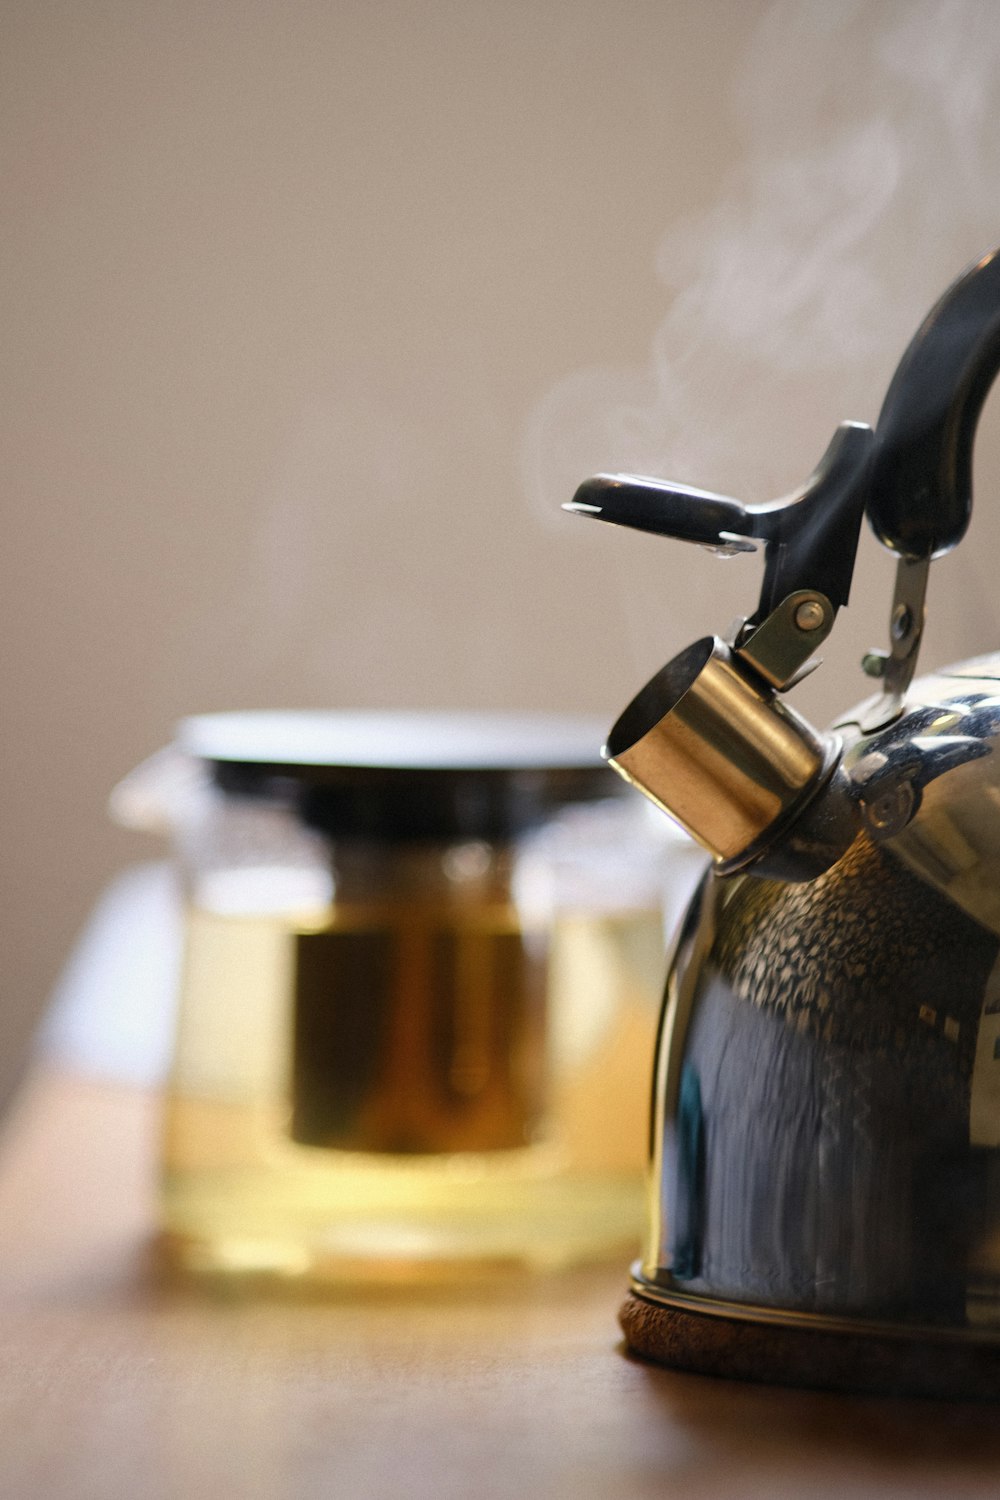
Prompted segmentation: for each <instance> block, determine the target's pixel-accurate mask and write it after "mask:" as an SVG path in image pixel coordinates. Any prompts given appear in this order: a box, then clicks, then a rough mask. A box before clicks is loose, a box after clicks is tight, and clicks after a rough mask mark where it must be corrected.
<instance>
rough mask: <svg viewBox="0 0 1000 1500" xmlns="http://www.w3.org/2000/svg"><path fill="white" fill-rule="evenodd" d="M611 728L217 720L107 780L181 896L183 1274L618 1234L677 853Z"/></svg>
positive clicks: (171, 1130) (174, 1199)
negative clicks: (602, 750)
mask: <svg viewBox="0 0 1000 1500" xmlns="http://www.w3.org/2000/svg"><path fill="white" fill-rule="evenodd" d="M599 743H600V736H599V733H598V732H597V730H596V728H595V726H594V725H593V724H592V723H589V722H587V721H581V720H570V719H565V718H560V717H557V716H542V715H535V716H513V715H474V714H451V715H449V714H433V715H430V714H414V713H405V714H404V713H399V714H389V713H381V714H380V713H370V714H359V713H322V712H315V713H305V712H303V713H291V712H285V713H257V714H255V713H234V714H217V715H206V716H201V717H197V718H192V719H188V720H186V721H184V722H182V724H181V725H180V726H179V730H178V734H177V739H176V742H175V744H174V745H173V746H171V747H170V748H169V749H167V750H166V751H163V752H160V753H159V754H158V755H157V756H154V757H153V758H152V759H151V760H150V761H148V762H146V763H145V764H144V765H143V766H140V767H139V768H138V770H137V771H135V772H133V773H132V775H131V776H129V777H128V778H127V779H126V780H125V781H124V782H123V783H122V784H121V785H120V786H119V787H118V788H117V789H116V791H115V793H114V796H113V801H112V810H113V813H114V815H115V817H116V818H117V819H118V820H119V821H120V822H122V823H125V824H126V825H128V826H131V827H136V828H141V829H144V830H146V831H153V832H160V833H163V834H165V835H167V836H168V837H169V838H170V839H171V841H172V843H173V845H174V847H175V850H176V852H177V856H178V862H179V865H180V869H181V874H182V878H183V884H184V891H185V904H186V916H185V954H184V962H183V977H182V982H181V997H180V1009H179V1017H178V1026H177V1038H176V1048H175V1053H174V1060H173V1067H172V1071H171V1076H170V1081H169V1084H168V1088H167V1093H166V1109H165V1129H164V1161H163V1193H162V1204H163V1222H164V1228H165V1231H166V1240H165V1243H166V1245H167V1247H168V1249H169V1251H170V1253H171V1255H172V1256H173V1257H174V1258H175V1259H176V1260H178V1261H179V1262H180V1263H181V1264H182V1265H183V1266H185V1267H187V1268H193V1269H196V1270H200V1271H207V1272H217V1273H234V1272H242V1273H253V1274H255V1275H270V1276H279V1277H285V1278H335V1279H350V1280H357V1279H359V1278H361V1279H371V1278H375V1279H378V1280H385V1279H386V1278H387V1277H388V1278H393V1277H403V1278H407V1279H409V1278H412V1277H414V1276H422V1275H425V1274H435V1275H436V1274H438V1273H440V1272H441V1271H442V1270H446V1269H448V1268H450V1267H454V1266H460V1267H462V1268H464V1269H465V1270H468V1269H469V1268H471V1267H472V1266H474V1265H480V1266H481V1265H484V1264H497V1263H506V1264H526V1265H530V1266H544V1267H548V1266H561V1265H565V1264H570V1263H573V1262H575V1261H578V1260H582V1259H588V1258H591V1257H593V1256H594V1255H599V1254H602V1253H605V1252H606V1251H609V1250H611V1249H612V1248H614V1247H615V1246H618V1247H621V1246H622V1245H623V1244H627V1243H628V1242H629V1241H630V1240H632V1241H633V1242H634V1240H635V1238H636V1237H637V1230H638V1223H639V1217H640V1212H641V1176H642V1169H643V1158H644V1145H645V1125H644V1120H643V1118H642V1117H643V1113H644V1110H643V1106H642V1103H641V1101H639V1100H637V1099H636V1096H635V1092H634V1087H633V1085H634V1075H635V1071H636V1069H645V1068H647V1067H648V1053H649V1050H650V1048H651V1045H652V1035H653V1027H654V1025H655V1018H656V1009H657V994H658V990H659V987H660V984H661V982H662V970H663V954H664V921H665V912H664V898H665V891H666V889H667V885H668V882H669V875H670V868H671V865H672V864H673V865H674V866H675V867H676V866H677V864H678V861H679V862H680V864H683V863H684V861H685V859H687V862H688V863H690V853H689V852H688V851H687V850H686V849H685V845H686V843H687V841H686V840H684V841H681V840H680V839H677V838H667V839H665V838H664V837H663V836H662V833H661V832H660V831H659V830H658V829H657V828H656V827H655V826H653V825H654V824H656V823H658V822H659V821H660V820H657V819H656V818H655V817H653V818H652V819H649V818H647V817H646V816H645V813H646V811H647V810H646V809H645V808H644V807H643V806H642V805H641V804H638V805H637V804H634V803H633V801H632V799H630V798H628V797H625V798H624V799H623V798H622V797H621V796H619V795H618V790H619V787H620V784H619V783H617V782H616V781H615V778H613V777H608V775H607V772H606V770H605V769H604V767H603V766H602V764H601V761H600V757H599V754H598V746H599ZM622 790H623V789H622ZM637 848H638V849H640V850H641V851H642V853H641V855H640V857H638V858H637V857H636V850H637ZM675 878H676V877H675Z"/></svg>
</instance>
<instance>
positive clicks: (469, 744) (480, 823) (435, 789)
mask: <svg viewBox="0 0 1000 1500" xmlns="http://www.w3.org/2000/svg"><path fill="white" fill-rule="evenodd" d="M602 738H603V733H602V727H601V725H600V723H599V721H596V720H591V719H587V718H581V717H569V716H564V715H557V714H514V713H466V712H461V713H458V712H440V713H435V712H416V711H414V712H400V711H394V712H379V711H371V712H369V711H348V710H345V711H340V712H331V711H324V710H296V711H293V710H287V711H273V712H244V713H219V714H202V715H197V716H195V717H192V718H187V719H184V720H182V721H181V723H180V725H179V726H178V733H177V742H178V745H179V747H180V748H181V749H182V750H184V751H186V752H187V753H188V754H190V755H193V756H196V757H197V758H198V759H200V760H202V761H203V762H205V763H206V765H207V766H208V768H209V774H210V775H211V778H212V781H213V783H214V784H215V785H216V786H217V787H219V788H220V790H222V791H225V792H228V793H232V794H235V795H242V796H247V797H259V798H262V799H272V798H273V799H276V800H282V801H286V802H287V801H291V802H293V803H295V804H296V805H297V807H298V810H299V812H300V815H301V816H302V817H303V819H304V820H305V821H306V822H307V823H309V824H310V825H311V826H313V827H316V828H321V829H322V830H323V831H324V832H327V833H331V834H336V835H339V836H348V837H362V838H367V837H371V838H380V839H389V840H393V841H410V840H423V839H427V840H439V839H503V838H508V837H512V836H514V835H516V834H518V833H521V832H524V831H525V830H526V829H528V828H530V827H532V826H534V825H535V824H537V823H539V822H541V821H542V820H543V819H544V818H545V817H546V816H547V815H549V814H550V813H551V812H552V811H554V810H555V809H557V808H559V807H561V806H565V805H566V804H568V803H573V802H582V801H592V800H595V799H597V798H602V799H604V798H608V797H610V796H616V795H618V791H619V787H618V784H617V783H616V781H615V779H614V778H613V777H609V776H608V774H607V770H606V768H605V766H604V764H603V762H602V760H601V756H600V745H601V741H602Z"/></svg>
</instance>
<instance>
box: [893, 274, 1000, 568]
mask: <svg viewBox="0 0 1000 1500" xmlns="http://www.w3.org/2000/svg"><path fill="white" fill-rule="evenodd" d="M998 370H1000V251H997V250H994V251H992V252H991V253H990V254H989V255H986V256H984V257H983V259H982V260H980V261H977V262H976V264H975V265H973V266H970V267H969V269H968V270H967V271H965V272H964V273H963V274H962V275H961V276H960V277H959V278H958V280H957V281H956V282H954V283H953V284H952V286H950V287H949V289H948V290H947V291H946V292H945V294H944V296H943V297H942V298H941V299H940V301H939V302H938V303H937V304H936V305H935V306H934V307H933V308H932V309H931V311H930V313H929V314H928V315H927V317H926V319H925V320H924V322H923V323H922V324H921V326H920V328H918V330H917V332H916V334H915V335H914V337H913V339H912V340H911V342H910V344H909V347H908V348H907V350H906V353H905V354H904V355H903V358H902V359H901V360H900V362H899V365H898V367H897V369H896V373H895V375H894V376H893V378H892V383H891V384H890V386H889V389H888V391H887V393H886V397H885V401H884V402H883V404H882V410H881V413H880V414H879V419H878V424H877V426H876V428H875V454H874V462H873V471H872V475H871V490H870V493H869V498H868V504H867V514H868V519H869V521H870V523H871V526H872V529H873V531H874V532H875V535H876V536H877V537H878V539H879V541H880V542H882V543H883V545H884V546H886V547H889V548H891V549H892V551H893V552H897V553H899V554H900V555H901V556H902V557H904V558H907V559H909V560H911V561H918V560H924V559H930V558H933V557H940V556H941V554H942V553H944V552H948V551H950V550H951V548H952V547H954V546H956V545H957V544H958V543H959V542H960V541H961V540H962V537H963V536H964V535H965V530H966V527H967V526H968V524H969V517H970V515H971V513H972V445H973V440H974V438H975V435H976V426H977V424H978V421H979V414H980V412H981V411H982V408H983V403H984V401H985V400H986V397H987V395H988V393H989V390H990V387H991V386H992V384H993V381H994V379H995V377H996V375H997V372H998Z"/></svg>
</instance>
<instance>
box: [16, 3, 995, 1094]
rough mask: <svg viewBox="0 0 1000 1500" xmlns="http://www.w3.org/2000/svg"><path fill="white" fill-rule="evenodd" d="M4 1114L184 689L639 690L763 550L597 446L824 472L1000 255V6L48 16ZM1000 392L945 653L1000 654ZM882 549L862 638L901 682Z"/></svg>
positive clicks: (674, 458) (280, 695) (338, 701)
mask: <svg viewBox="0 0 1000 1500" xmlns="http://www.w3.org/2000/svg"><path fill="white" fill-rule="evenodd" d="M0 75H2V86H0V151H2V161H3V205H4V233H3V242H2V257H3V275H2V278H0V297H2V299H3V304H4V305H3V328H4V339H3V351H2V355H0V382H2V389H0V431H2V443H0V448H2V452H3V459H4V465H3V481H2V482H3V490H2V493H3V511H4V546H3V549H2V570H3V577H2V588H0V609H2V612H3V618H2V628H3V634H2V639H3V652H2V660H0V673H2V696H0V702H2V704H3V722H4V733H3V754H4V757H5V764H4V770H3V814H2V816H3V837H2V839H0V869H2V875H0V879H2V888H3V912H4V922H3V933H4V936H3V943H2V948H0V1003H2V1013H0V1036H2V1048H0V1098H2V1097H4V1096H6V1095H7V1094H8V1093H9V1091H10V1089H11V1088H12V1086H13V1084H14V1082H15V1080H16V1078H17V1076H18V1072H19V1069H20V1068H21V1067H22V1066H23V1062H24V1059H25V1057H26V1055H27V1049H28V1047H29V1040H30V1037H31V1034H32V1031H33V1028H34V1026H35V1025H36V1022H37V1019H38V1017H39V1015H40V1014H41V1013H42V1010H43V1008H44V1006H45V1004H46V999H47V996H48V995H49V994H50V992H51V988H52V985H53V982H54V980H55V978H56V976H57V974H58V973H59V971H60V969H61V968H62V966H63V964H64V963H65V960H66V957H67V954H68V952H69V950H70V948H71V945H72V943H73V940H74V935H75V934H76V933H77V932H78V930H79V929H80V927H81V925H82V924H83V923H84V922H85V920H86V917H87V913H88V911H89V910H90V909H91V908H92V906H93V904H94V902H95V900H96V899H97V898H98V896H99V894H100V892H101V890H102V889H103V888H104V886H105V885H106V883H107V881H108V880H109V878H111V877H112V876H113V875H114V873H115V872H116V871H118V870H120V869H122V868H123V867H124V866H126V865H128V864H129V863H131V862H134V861H136V860H139V859H143V858H147V857H149V856H150V854H151V853H153V852H154V851H153V850H151V849H149V848H147V847H146V846H145V845H144V844H143V843H142V840H141V839H140V838H139V837H138V836H137V835H134V834H128V833H125V832H123V831H121V830H117V829H115V828H114V827H113V826H111V825H110V823H109V822H108V821H107V818H106V813H105V806H106V800H107V794H108V792H109V790H110V788H111V787H112V786H113V784H114V783H115V782H116V780H117V779H118V778H119V777H121V776H122V775H123V774H124V773H125V772H126V771H127V770H129V769H130V767H131V766H132V765H133V764H134V763H135V762H137V761H138V760H140V759H141V758H142V757H143V756H145V755H146V754H148V753H149V752H151V751H152V750H154V749H156V748H157V747H158V746H159V745H161V744H162V743H164V742H165V741H166V740H167V739H168V738H169V737H170V734H171V726H172V724H173V723H174V721H175V720H176V719H177V718H178V717H179V716H181V715H184V714H187V713H191V712H198V711H203V710H209V709H229V708H241V707H266V706H303V707H312V706H331V707H347V706H350V707H367V706H372V707H378V706H402V707H458V708H461V707H470V708H475V707H499V708H520V709H535V708H538V709H559V710H571V711H584V712H593V713H596V714H599V715H601V716H603V717H604V718H606V720H607V722H608V723H610V722H611V720H612V719H613V718H614V717H615V716H616V715H617V713H618V711H619V709H620V708H621V707H622V706H623V705H624V703H625V701H626V700H627V699H628V698H629V697H630V696H631V695H632V693H633V692H634V691H635V690H636V689H637V688H638V687H639V686H640V685H641V684H642V682H643V681H644V680H645V678H646V677H647V676H648V675H649V674H650V673H651V672H652V671H654V670H655V669H656V668H657V667H658V666H659V665H661V663H662V662H663V661H664V660H665V659H666V658H667V657H668V656H670V655H672V654H673V653H674V652H675V651H676V650H678V649H680V648H681V647H682V646H684V645H686V644H687V643H688V642H689V641H691V640H693V639H694V638H695V637H696V636H697V635H700V634H703V633H705V632H706V631H710V630H716V631H721V630H724V629H725V628H726V626H727V624H728V622H729V620H730V619H731V617H732V616H733V615H734V614H735V613H737V612H738V611H740V610H744V611H745V610H748V609H749V608H751V607H752V606H753V604H754V603H755V600H756V594H757V590H758V586H759V563H758V562H757V561H756V560H755V559H753V558H750V559H739V560H735V561H729V562H721V561H719V560H718V559H713V558H711V557H709V556H707V555H705V554H703V553H701V552H699V551H697V550H692V549H685V548H684V547H683V546H682V545H681V544H679V543H671V542H666V541H657V540H655V539H652V538H643V537H641V536H638V535H635V534H631V533H627V532H623V531H617V530H615V529H613V528H605V527H599V526H592V525H588V524H586V523H584V522H582V521H580V520H578V519H576V518H571V517H568V516H565V515H564V514H563V513H562V512H561V511H560V509H559V506H560V504H561V503H562V502H563V501H564V500H567V499H569V498H570V496H571V495H572V492H573V488H574V487H575V484H576V483H577V481H578V480H580V479H581V478H583V477H584V476H585V475H586V474H588V473H589V472H591V471H592V470H595V469H622V468H624V469H632V470H637V471H640V472H651V473H662V474H665V475H670V476H671V477H673V478H676V479H680V480H684V481H687V482H689V483H693V484H697V485H702V486H705V487H709V488H715V489H718V490H721V491H723V492H728V493H732V494H736V495H739V496H740V497H741V498H744V499H749V500H764V499H770V498H774V497H776V496H778V495H781V494H783V493H785V492H787V491H789V490H791V489H793V488H794V487H795V486H796V485H798V484H799V483H800V482H801V481H802V480H803V479H804V478H805V477H806V475H807V474H808V472H809V471H810V470H811V469H812V467H813V466H814V464H815V463H816V461H817V460H818V459H819V457H820V455H821V453H822V451H823V449H824V448H825V446H826V443H827V441H828V439H829V438H830V436H831V435H832V432H833V430H834V427H835V426H836V424H837V423H838V422H839V421H841V420H842V419H845V418H855V419H859V420H867V421H874V419H875V418H876V416H877V414H878V409H879V405H880V402H881V399H882V395H883V393H884V390H885V386H886V384H887V382H888V380H889V377H890V375H891V373H892V370H893V368H894V366H895V363H896V361H897V359H898V358H899V356H900V354H901V352H902V350H903V348H904V347H905V344H906V342H907V341H908V339H909V337H910V335H911V334H912V332H913V331H914V329H915V328H916V326H917V324H918V323H919V322H920V320H921V319H922V318H923V316H924V314H925V312H926V311H927V309H928V308H929V306H930V305H931V303H932V302H933V301H934V300H935V299H936V298H937V296H938V295H939V294H940V293H941V292H942V291H943V289H944V287H945V286H946V285H947V283H948V282H949V281H950V280H951V279H952V278H953V277H954V276H955V275H956V274H957V273H958V272H959V271H960V270H961V269H963V267H964V266H965V265H966V263H967V262H969V261H970V260H973V259H975V258H977V257H978V256H979V255H981V254H982V253H983V252H984V251H986V250H987V249H989V248H991V247H992V245H993V244H994V243H995V242H997V241H1000V192H998V188H1000V140H998V138H997V133H996V130H995V121H996V118H997V109H998V105H1000V97H998V96H1000V10H996V9H994V8H993V7H990V6H988V5H985V4H983V3H982V0H882V3H880V4H879V5H878V6H872V5H867V4H862V3H853V0H799V3H792V0H779V3H765V0H740V3H739V4H737V3H735V0H671V3H669V4H665V3H663V0H617V3H616V4H614V5H607V4H605V3H598V0H546V3H545V4H544V5H539V4H537V3H529V0H506V3H505V4H504V5H502V6H498V5H485V4H482V3H480V0H424V3H405V4H404V3H402V0H379V3H377V4H371V3H370V0H369V3H362V0H335V3H331V0H323V3H321V0H282V3H281V4H280V5H278V4H274V3H270V0H240V3H239V4H236V3H234V0H197V3H195V0H169V3H167V0H134V3H126V0H6V3H5V4H4V6H3V7H2V11H0ZM998 474H1000V400H996V399H995V401H994V404H993V405H988V406H987V408H986V412H985V415H984V418H983V422H982V424H981V428H980V436H979V440H978V444H977V450H976V478H977V494H978V504H977V509H976V516H975V519H974V522H973V528H972V532H971V534H970V541H969V542H968V543H967V544H966V545H965V546H964V547H962V548H961V549H960V550H959V551H958V552H957V553H956V554H954V555H953V556H952V557H950V558H948V559H946V560H944V561H942V562H940V563H939V564H938V565H937V566H936V568H935V570H934V573H933V575H932V583H931V598H930V610H931V615H930V626H929V632H928V636H927V641H926V645H925V650H924V657H923V664H924V666H933V665H937V664H941V663H943V662H945V661H946V660H949V659H953V658H958V657H962V656H965V655H968V654H970V653H973V652H980V651H985V650H989V649H992V648H994V647H997V646H1000V607H998V601H997V590H996V585H995V578H996V563H995V560H994V559H995V556H996V553H997V542H998V539H1000V506H998V503H997V499H996V497H995V495H994V494H993V493H992V492H993V491H995V490H996V489H997V487H998V485H997V479H998ZM891 580H892V563H891V560H890V559H889V558H888V557H887V555H886V554H884V553H882V552H881V551H880V549H879V547H878V546H877V544H876V543H875V541H874V540H873V539H872V538H871V537H870V536H867V537H866V538H865V541H864V543H863V558H862V562H861V566H860V570H859V573H858V575H857V578H856V584H855V596H854V599H853V600H852V607H851V609H850V611H849V612H848V615H847V616H845V617H842V620H841V623H840V624H839V625H838V628H837V630H836V632H835V634H834V636H833V639H832V641H831V642H830V643H829V644H828V647H827V652H826V654H827V657H828V662H827V665H826V667H825V668H824V670H823V671H822V672H820V673H818V674H817V675H816V677H815V678H813V679H811V680H810V682H809V683H807V684H805V685H804V686H803V688H802V689H801V690H800V691H799V692H798V694H797V695H796V697H797V701H798V704H799V706H800V707H801V708H802V709H803V710H804V711H805V712H807V713H809V714H811V715H812V716H814V717H815V718H816V719H818V720H819V721H825V720H827V719H829V718H830V717H832V716H833V715H834V714H835V713H836V712H837V711H839V710H840V709H842V708H844V707H845V706H847V705H848V704H850V703H851V702H853V701H855V700H856V699H858V698H859V697H862V696H864V695H866V693H867V692H868V690H869V684H867V683H866V681H865V679H864V678H863V677H862V676H861V674H860V671H859V668H858V660H859V658H860V655H861V652H862V651H863V649H864V648H865V647H867V646H869V645H882V644H884V642H885V618H886V616H887V612H888V605H889V598H890V593H891Z"/></svg>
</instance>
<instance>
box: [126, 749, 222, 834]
mask: <svg viewBox="0 0 1000 1500" xmlns="http://www.w3.org/2000/svg"><path fill="white" fill-rule="evenodd" d="M203 782H204V777H203V773H202V771H201V769H200V767H199V766H198V763H197V762H196V761H195V760H194V758H193V757H192V756H190V755H187V754H185V753H184V751H182V750H179V749H177V748H176V747H175V746H173V745H167V746H165V747H164V749H162V750H157V751H156V752H155V753H154V754H153V755H150V756H148V757H147V759H146V760H144V761H142V762H141V763H140V764H139V765H138V766H136V768H135V770H134V771H129V773H128V775H127V776H124V777H123V778H122V780H121V781H119V782H118V784H117V786H115V787H114V788H113V789H112V791H111V795H110V796H109V798H108V811H109V813H110V815H111V818H112V820H113V821H114V822H115V823H117V824H118V825H119V827H121V828H129V829H135V830H137V831H138V832H139V833H153V834H158V835H160V836H161V837H165V838H170V837H171V836H172V835H173V834H174V833H175V832H176V831H177V828H178V826H179V824H180V823H181V822H182V821H183V819H184V817H185V813H186V812H187V811H188V810H189V809H190V808H191V807H192V805H193V802H194V799H195V798H196V796H197V794H198V791H199V789H200V788H201V786H202V785H203Z"/></svg>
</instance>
